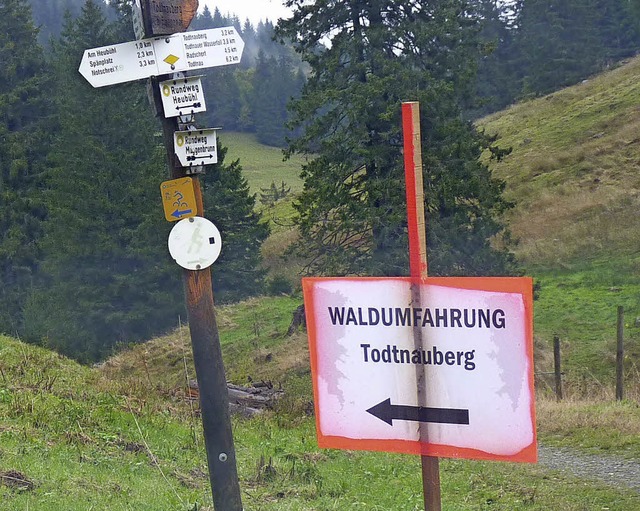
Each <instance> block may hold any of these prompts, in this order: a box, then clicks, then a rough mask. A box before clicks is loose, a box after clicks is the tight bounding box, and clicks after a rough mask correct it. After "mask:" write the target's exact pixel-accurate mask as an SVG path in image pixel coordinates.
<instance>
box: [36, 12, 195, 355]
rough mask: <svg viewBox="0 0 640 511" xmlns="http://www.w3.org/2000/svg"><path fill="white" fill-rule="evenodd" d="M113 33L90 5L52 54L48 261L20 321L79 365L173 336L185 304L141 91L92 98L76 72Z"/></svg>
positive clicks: (96, 93) (161, 165)
mask: <svg viewBox="0 0 640 511" xmlns="http://www.w3.org/2000/svg"><path fill="white" fill-rule="evenodd" d="M114 28H115V26H114V25H112V24H109V23H107V21H106V19H105V17H104V14H103V13H102V10H101V8H100V7H99V5H98V4H97V3H95V2H94V1H93V0H87V2H86V3H85V5H84V7H83V9H82V14H81V16H80V17H79V18H78V19H77V20H74V21H72V20H68V22H67V25H66V28H65V31H64V33H63V36H62V38H61V40H60V42H59V43H57V44H55V45H54V48H53V54H52V57H51V67H52V68H53V69H54V70H55V84H54V87H53V88H52V93H53V95H54V96H55V100H56V105H55V107H56V113H57V116H56V118H57V119H58V122H59V125H58V127H57V130H56V131H57V136H56V140H55V143H54V144H53V147H52V150H51V154H50V165H51V169H50V170H49V172H48V175H47V186H48V188H49V190H48V191H47V194H46V205H47V208H48V211H49V216H48V218H47V221H46V223H45V225H44V230H45V236H44V239H43V242H42V249H43V262H42V266H41V272H40V276H39V277H40V278H39V281H38V285H37V286H35V287H34V289H33V291H32V295H31V298H30V299H29V302H28V304H27V307H26V310H25V317H26V321H25V335H26V336H27V338H29V339H31V340H34V341H42V340H44V341H46V342H48V343H49V345H50V346H51V347H53V348H56V349H58V350H59V351H62V352H64V353H66V354H69V355H72V356H74V357H76V358H78V359H80V360H96V359H97V358H99V357H101V356H103V355H105V354H108V353H110V352H111V350H112V349H113V347H114V346H115V345H117V344H118V343H123V342H124V343H126V342H133V341H139V340H142V339H146V338H149V337H150V336H151V335H154V334H157V333H159V332H161V331H162V330H164V329H167V328H170V327H172V326H174V325H175V324H176V323H177V320H178V319H177V318H178V315H179V314H180V313H181V311H182V303H183V300H182V299H181V296H182V286H181V283H180V280H179V274H178V273H176V272H175V269H174V267H173V265H172V263H171V261H170V257H169V255H168V253H167V251H166V236H167V234H168V231H169V226H166V225H165V224H166V222H164V219H163V215H162V211H161V203H160V201H159V198H158V196H159V191H158V190H159V183H160V182H161V181H162V180H164V178H165V174H166V171H165V168H166V165H165V159H164V157H163V154H162V151H161V147H160V146H159V141H158V140H157V139H156V138H155V133H156V132H157V130H158V127H157V124H156V122H155V119H153V117H152V116H151V113H150V109H149V105H148V102H147V99H146V92H145V90H144V87H143V86H142V85H141V84H139V83H129V84H122V85H118V86H114V87H105V88H100V89H94V88H92V87H91V86H90V85H89V84H88V83H87V82H86V81H85V80H84V78H82V76H80V74H79V73H78V71H77V70H78V65H79V62H80V59H81V57H82V54H83V52H84V50H85V49H88V48H95V47H99V46H103V45H105V44H110V43H113V42H118V41H117V39H119V37H118V36H117V35H116V34H114ZM114 39H115V40H114Z"/></svg>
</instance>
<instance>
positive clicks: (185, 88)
mask: <svg viewBox="0 0 640 511" xmlns="http://www.w3.org/2000/svg"><path fill="white" fill-rule="evenodd" d="M159 86H160V97H162V106H163V107H164V116H165V117H178V116H179V115H187V114H196V113H198V112H205V111H206V110H207V106H206V104H205V101H204V91H203V90H202V82H201V80H200V77H199V76H192V77H189V78H182V79H178V80H167V81H166V82H161V83H160V84H159Z"/></svg>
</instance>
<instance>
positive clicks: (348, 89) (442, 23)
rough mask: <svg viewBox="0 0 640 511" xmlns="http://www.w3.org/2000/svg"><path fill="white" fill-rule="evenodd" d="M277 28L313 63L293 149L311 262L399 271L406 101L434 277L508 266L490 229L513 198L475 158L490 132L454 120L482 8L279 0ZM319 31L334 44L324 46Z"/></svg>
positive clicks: (350, 270) (455, 2)
mask: <svg viewBox="0 0 640 511" xmlns="http://www.w3.org/2000/svg"><path fill="white" fill-rule="evenodd" d="M286 4H287V6H288V7H290V8H292V9H293V10H294V14H293V17H292V18H290V19H289V20H286V21H281V22H280V24H279V26H278V30H279V34H280V35H281V36H283V37H289V38H290V39H291V40H292V41H293V42H294V45H295V47H296V49H297V50H298V51H299V52H300V53H301V54H302V56H303V58H304V59H305V60H306V61H307V62H309V64H310V66H311V70H312V73H311V76H310V78H309V81H308V82H307V84H306V86H305V87H304V89H303V93H302V97H301V98H300V99H299V100H297V101H294V102H293V105H292V107H293V108H292V109H293V113H294V116H295V117H294V123H293V125H294V126H296V127H301V128H302V129H303V130H304V131H303V133H302V135H301V136H300V137H298V138H297V139H296V140H294V141H293V143H292V144H291V146H290V147H289V150H288V151H289V153H293V152H300V153H305V154H308V155H309V157H310V158H311V159H310V161H309V163H308V164H307V165H306V166H305V167H304V170H303V173H302V177H303V179H304V191H303V192H302V195H301V197H300V199H299V201H298V204H297V214H298V218H297V222H298V225H299V228H300V232H301V243H300V244H299V245H298V248H299V251H300V252H301V253H302V254H304V255H306V256H307V257H308V258H309V259H308V260H309V261H310V263H309V271H310V272H312V273H324V274H334V275H338V274H367V275H406V274H407V273H408V262H407V260H408V254H407V252H408V248H407V234H406V208H405V198H404V179H403V168H402V161H403V159H402V138H401V132H400V127H401V119H400V111H401V108H400V106H401V101H403V100H418V101H420V103H421V107H422V109H421V122H422V133H423V135H422V136H423V138H422V150H423V163H424V179H425V192H426V198H425V200H426V204H425V206H426V210H427V211H428V215H429V220H428V227H427V233H428V244H429V259H430V265H431V266H430V267H431V273H432V274H440V275H442V274H457V275H460V274H466V275H486V274H504V273H508V272H509V271H511V258H510V256H509V254H508V253H506V252H505V251H502V250H497V249H494V248H493V247H492V245H491V242H490V241H491V239H492V238H493V237H495V236H498V235H500V234H501V233H502V232H503V227H504V226H503V224H502V223H501V221H500V214H501V213H503V212H504V211H505V210H506V209H508V207H509V206H510V204H509V203H508V202H506V201H505V200H504V199H503V197H502V191H503V186H504V185H503V183H502V182H500V181H498V180H496V179H494V178H493V177H492V176H491V173H490V171H489V170H488V168H487V167H486V165H484V164H483V163H481V162H480V159H479V158H480V154H481V153H482V151H483V150H485V149H487V148H488V146H489V143H490V141H489V140H487V138H486V137H484V136H483V135H481V134H479V133H478V132H477V131H476V130H475V129H474V127H473V126H472V125H471V124H470V123H468V122H465V121H463V120H462V119H461V105H462V104H464V103H465V102H466V101H467V100H468V99H469V94H470V93H471V89H472V88H473V81H472V80H473V78H474V74H473V71H474V68H475V62H476V60H477V48H478V44H477V37H476V36H477V28H476V27H477V25H478V23H477V22H478V15H477V13H476V12H475V11H474V10H472V9H470V6H469V4H468V3H466V2H463V1H459V0H437V1H434V2H429V8H428V9H425V8H423V7H422V6H418V5H416V4H415V3H414V2H408V1H397V0H393V1H392V0H374V1H363V0H353V1H350V2H330V3H327V2H312V3H310V2H307V1H304V0H288V1H287V2H286ZM325 40H330V45H328V46H326V47H325V48H321V47H322V45H323V44H324V42H325Z"/></svg>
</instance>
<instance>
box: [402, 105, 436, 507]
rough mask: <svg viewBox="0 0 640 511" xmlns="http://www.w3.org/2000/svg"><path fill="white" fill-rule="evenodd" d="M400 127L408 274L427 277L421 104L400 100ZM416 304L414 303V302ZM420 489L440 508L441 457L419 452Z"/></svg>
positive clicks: (421, 389)
mask: <svg viewBox="0 0 640 511" xmlns="http://www.w3.org/2000/svg"><path fill="white" fill-rule="evenodd" d="M402 127H403V134H404V163H405V179H406V193H407V222H408V230H409V264H410V270H411V276H412V277H414V278H416V279H422V278H426V277H427V239H426V220H425V213H424V187H423V182H422V153H421V148H420V104H419V103H417V102H406V103H403V104H402ZM412 299H413V301H414V304H419V303H420V287H419V286H416V285H414V286H412ZM414 306H416V305H414ZM414 342H415V343H416V345H417V346H416V347H417V348H419V349H422V331H421V329H420V328H415V329H414ZM425 392H426V388H425V385H424V370H423V369H420V370H419V373H418V400H419V404H420V406H423V407H426V406H428V403H426V396H425ZM427 428H428V425H427V424H421V427H420V439H421V441H423V442H426V441H427V438H426V437H427V435H426V430H427ZM421 460H422V489H423V493H424V507H425V511H440V510H441V508H442V503H441V497H440V461H439V459H438V458H436V457H433V456H424V455H423V456H422V457H421Z"/></svg>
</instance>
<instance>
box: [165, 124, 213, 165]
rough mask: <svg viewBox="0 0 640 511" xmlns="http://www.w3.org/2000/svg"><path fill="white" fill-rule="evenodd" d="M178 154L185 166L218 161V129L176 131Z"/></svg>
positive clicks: (176, 149) (174, 143)
mask: <svg viewBox="0 0 640 511" xmlns="http://www.w3.org/2000/svg"><path fill="white" fill-rule="evenodd" d="M173 145H174V148H175V152H176V156H177V157H178V160H179V161H180V163H181V164H182V166H183V167H192V166H195V165H202V164H204V165H209V164H212V163H218V148H217V146H216V129H214V128H207V129H203V130H193V131H176V132H175V133H174V134H173Z"/></svg>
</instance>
